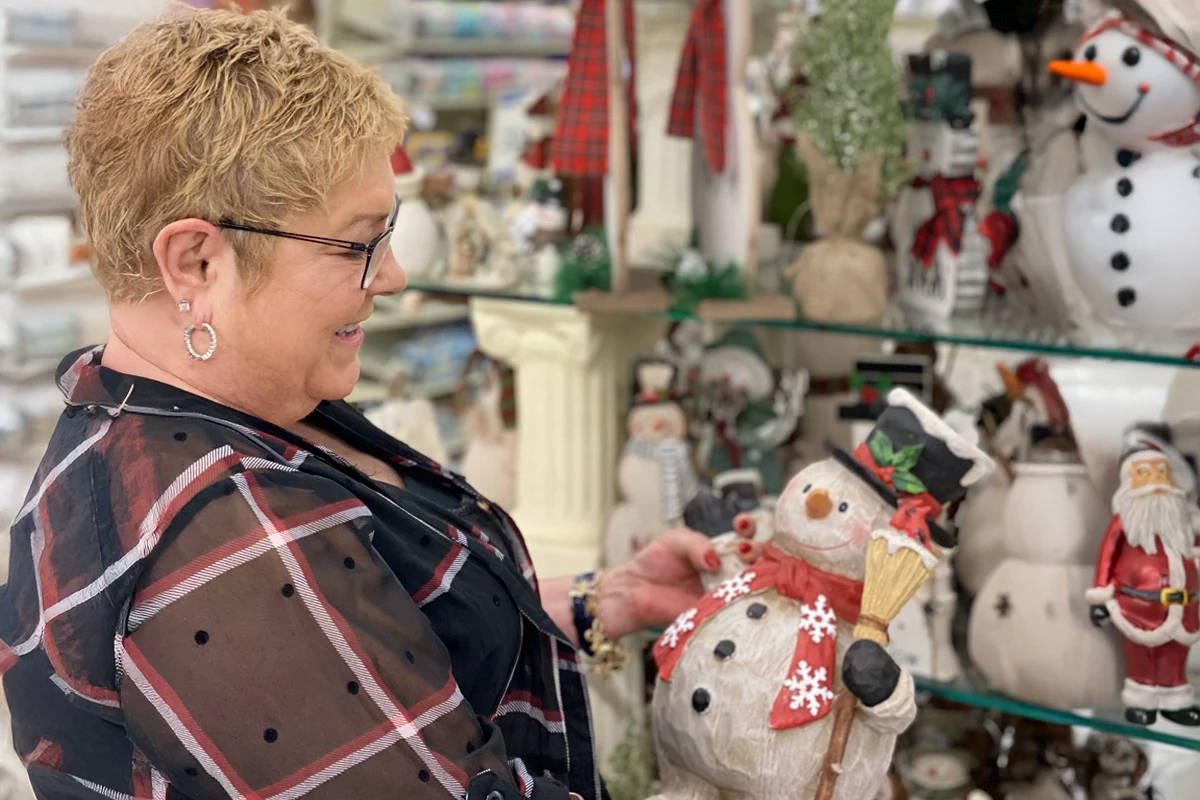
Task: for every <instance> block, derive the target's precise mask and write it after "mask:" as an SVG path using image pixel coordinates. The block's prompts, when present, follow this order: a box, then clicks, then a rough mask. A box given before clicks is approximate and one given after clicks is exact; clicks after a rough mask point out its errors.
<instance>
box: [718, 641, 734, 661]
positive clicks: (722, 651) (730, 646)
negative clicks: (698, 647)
mask: <svg viewBox="0 0 1200 800" xmlns="http://www.w3.org/2000/svg"><path fill="white" fill-rule="evenodd" d="M734 650H737V645H736V644H734V643H733V642H731V641H729V640H728V639H722V640H721V641H719V642H717V646H716V647H714V648H713V655H714V656H716V657H717V658H719V659H721V660H722V661H724V660H725V659H727V658H729V657H730V656H731V655H733V651H734Z"/></svg>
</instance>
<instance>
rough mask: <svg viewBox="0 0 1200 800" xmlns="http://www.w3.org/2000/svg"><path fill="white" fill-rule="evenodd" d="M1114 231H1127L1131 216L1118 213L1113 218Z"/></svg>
mask: <svg viewBox="0 0 1200 800" xmlns="http://www.w3.org/2000/svg"><path fill="white" fill-rule="evenodd" d="M1111 227H1112V229H1113V233H1127V232H1128V231H1129V217H1127V216H1125V215H1124V214H1117V215H1116V216H1115V217H1113V218H1112V225H1111Z"/></svg>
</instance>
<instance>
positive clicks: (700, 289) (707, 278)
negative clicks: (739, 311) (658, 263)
mask: <svg viewBox="0 0 1200 800" xmlns="http://www.w3.org/2000/svg"><path fill="white" fill-rule="evenodd" d="M667 286H668V288H669V289H670V291H671V294H672V295H673V296H674V301H675V302H674V304H673V305H672V309H673V310H675V311H679V312H682V313H684V314H691V313H692V312H694V311H695V310H696V307H697V306H699V305H700V303H702V302H703V301H705V300H745V299H746V298H747V297H749V296H750V295H749V292H748V291H747V290H746V276H745V274H744V273H743V272H742V269H741V267H739V266H738V265H737V264H734V263H732V262H730V263H728V264H726V265H725V266H723V267H709V268H708V270H707V271H706V272H705V273H704V274H703V275H671V276H670V277H668V278H667Z"/></svg>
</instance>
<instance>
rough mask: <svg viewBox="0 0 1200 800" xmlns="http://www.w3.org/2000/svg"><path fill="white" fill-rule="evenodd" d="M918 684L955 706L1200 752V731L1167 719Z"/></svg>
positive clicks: (963, 686)
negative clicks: (1130, 717)
mask: <svg viewBox="0 0 1200 800" xmlns="http://www.w3.org/2000/svg"><path fill="white" fill-rule="evenodd" d="M914 682H915V683H916V687H917V691H919V692H927V693H929V694H930V695H933V696H934V697H938V698H941V699H943V700H949V701H951V702H954V703H962V704H964V705H969V706H975V707H978V708H987V709H992V710H995V711H1002V712H1004V713H1006V714H1013V715H1015V716H1018V717H1025V718H1027V719H1035V720H1039V721H1041V722H1049V723H1052V724H1056V725H1074V726H1078V727H1082V728H1091V729H1093V730H1097V731H1103V732H1104V733H1111V734H1115V735H1118V736H1127V737H1129V738H1132V739H1145V740H1148V741H1154V742H1160V743H1162V744H1169V745H1174V746H1176V747H1183V748H1186V749H1188V750H1197V751H1200V729H1197V728H1186V727H1183V726H1182V725H1176V724H1174V723H1172V722H1167V721H1165V720H1163V719H1160V720H1159V721H1158V722H1156V723H1155V724H1154V725H1151V726H1149V727H1146V726H1143V725H1131V724H1130V723H1128V722H1126V721H1125V717H1124V713H1123V711H1122V710H1121V709H1102V710H1094V711H1093V710H1073V711H1067V710H1064V709H1059V708H1049V707H1047V706H1039V705H1035V704H1032V703H1025V702H1022V701H1020V700H1014V699H1013V698H1011V697H1008V696H1006V695H1002V694H997V693H995V692H987V691H980V690H978V689H975V688H973V687H971V686H969V685H967V684H966V683H941V682H939V681H934V680H930V679H928V678H920V677H917V678H914Z"/></svg>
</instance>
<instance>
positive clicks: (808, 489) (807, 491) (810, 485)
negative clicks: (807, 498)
mask: <svg viewBox="0 0 1200 800" xmlns="http://www.w3.org/2000/svg"><path fill="white" fill-rule="evenodd" d="M811 490H812V484H811V483H810V484H807V485H805V487H804V493H805V494H808V493H809V491H811Z"/></svg>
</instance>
